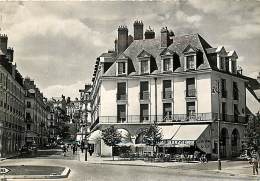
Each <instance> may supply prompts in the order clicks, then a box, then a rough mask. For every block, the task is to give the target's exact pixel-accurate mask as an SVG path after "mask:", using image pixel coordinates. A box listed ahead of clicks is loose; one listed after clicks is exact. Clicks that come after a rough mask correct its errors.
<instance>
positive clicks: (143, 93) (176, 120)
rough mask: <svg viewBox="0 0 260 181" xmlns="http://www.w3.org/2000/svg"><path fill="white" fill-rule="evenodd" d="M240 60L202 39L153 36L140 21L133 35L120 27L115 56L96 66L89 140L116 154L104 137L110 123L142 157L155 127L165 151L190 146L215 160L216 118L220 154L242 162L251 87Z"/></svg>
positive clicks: (103, 57) (106, 152)
mask: <svg viewBox="0 0 260 181" xmlns="http://www.w3.org/2000/svg"><path fill="white" fill-rule="evenodd" d="M143 35H144V36H143ZM237 59H238V55H237V53H236V52H235V51H234V50H231V51H230V50H226V49H225V47H224V46H218V47H212V46H211V45H210V44H209V43H208V42H207V41H206V40H205V39H204V38H203V37H202V36H200V35H199V34H187V35H175V34H174V32H173V31H171V30H168V29H167V27H163V28H162V29H161V32H160V35H159V36H158V38H156V37H155V32H154V31H153V30H152V29H151V28H149V29H147V30H146V31H145V33H143V23H142V22H140V21H136V22H134V37H132V36H131V35H129V34H128V28H127V27H126V26H119V28H118V38H117V40H116V41H115V50H114V51H108V52H107V53H103V54H102V55H100V56H99V57H98V58H97V60H96V64H95V68H94V74H93V79H92V88H91V94H90V100H91V101H92V102H91V110H92V114H91V126H90V129H91V132H92V134H91V135H90V137H89V142H90V143H92V144H94V146H95V152H96V153H97V154H99V155H111V153H112V150H111V148H109V147H107V146H106V145H105V144H104V143H103V141H102V140H101V139H100V136H101V130H103V129H104V128H106V127H108V126H110V125H115V127H116V128H118V129H120V130H121V132H127V134H128V135H129V137H130V140H129V142H131V143H132V144H134V145H136V147H137V148H136V150H137V151H138V150H139V149H140V147H141V145H142V130H143V128H145V127H147V126H149V125H150V124H151V123H153V122H157V123H158V124H159V127H160V128H161V132H162V135H163V142H162V144H161V149H162V150H164V151H165V150H166V152H176V151H178V150H177V148H179V147H189V148H191V150H194V149H199V150H201V151H203V152H205V153H208V154H210V155H211V156H212V157H216V156H217V141H218V134H217V133H218V127H217V121H218V118H219V119H220V140H221V141H220V143H221V145H220V153H221V156H222V157H231V156H237V155H238V154H239V153H240V151H241V147H242V142H243V139H244V135H245V132H244V131H245V123H246V83H247V79H246V78H245V77H244V76H243V75H242V72H241V71H239V70H237ZM142 151H149V150H145V149H142Z"/></svg>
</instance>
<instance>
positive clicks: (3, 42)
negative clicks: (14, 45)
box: [0, 34, 8, 55]
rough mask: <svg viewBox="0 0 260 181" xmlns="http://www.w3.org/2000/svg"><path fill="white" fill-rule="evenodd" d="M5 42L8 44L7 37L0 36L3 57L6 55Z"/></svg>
mask: <svg viewBox="0 0 260 181" xmlns="http://www.w3.org/2000/svg"><path fill="white" fill-rule="evenodd" d="M7 42H8V37H7V35H5V34H0V49H1V50H2V52H3V54H5V55H6V53H7Z"/></svg>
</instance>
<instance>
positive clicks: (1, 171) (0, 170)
mask: <svg viewBox="0 0 260 181" xmlns="http://www.w3.org/2000/svg"><path fill="white" fill-rule="evenodd" d="M7 172H10V170H9V169H8V168H0V174H5V173H7Z"/></svg>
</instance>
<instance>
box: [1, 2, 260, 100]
mask: <svg viewBox="0 0 260 181" xmlns="http://www.w3.org/2000/svg"><path fill="white" fill-rule="evenodd" d="M136 19H138V20H142V21H143V23H144V28H148V26H151V27H152V28H153V29H154V30H155V32H156V36H159V35H160V33H159V32H160V29H161V27H162V26H167V27H168V29H172V30H173V31H174V32H175V35H177V36H178V35H182V34H188V33H199V34H200V35H201V36H202V37H204V39H206V40H207V41H208V42H209V43H210V44H211V45H212V46H213V47H217V46H219V45H224V46H225V48H226V50H235V51H236V52H237V54H238V56H239V59H238V64H239V65H240V66H241V67H242V68H243V72H244V74H245V75H248V76H251V77H254V78H256V76H257V75H258V72H259V71H260V2H259V1H254V0H252V1H235V0H232V1H227V0H225V1H224V0H223V1H221V0H214V1H205V0H192V1H188V0H186V1H174V2H169V1H168V2H167V1H166V2H70V3H68V2H67V3H65V2H0V27H1V29H2V31H1V32H2V33H6V34H8V37H9V46H11V47H14V49H15V62H16V63H17V66H18V69H19V70H20V72H21V73H22V75H23V76H29V77H31V78H33V79H34V80H35V82H36V84H37V86H38V87H39V88H40V89H41V91H42V92H43V93H44V95H45V96H46V97H52V96H54V97H56V96H60V95H61V94H64V95H65V96H71V97H72V98H74V97H76V96H78V89H80V88H83V87H84V84H85V83H90V81H91V78H92V74H93V68H94V63H95V60H96V57H98V56H99V55H100V54H101V53H102V52H105V51H107V50H108V49H113V47H114V44H113V42H114V39H115V38H116V36H117V27H118V26H119V25H127V26H128V28H129V33H130V34H133V25H132V24H133V21H134V20H136Z"/></svg>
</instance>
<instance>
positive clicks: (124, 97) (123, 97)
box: [116, 94, 127, 101]
mask: <svg viewBox="0 0 260 181" xmlns="http://www.w3.org/2000/svg"><path fill="white" fill-rule="evenodd" d="M116 100H117V101H126V100H127V94H116Z"/></svg>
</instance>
